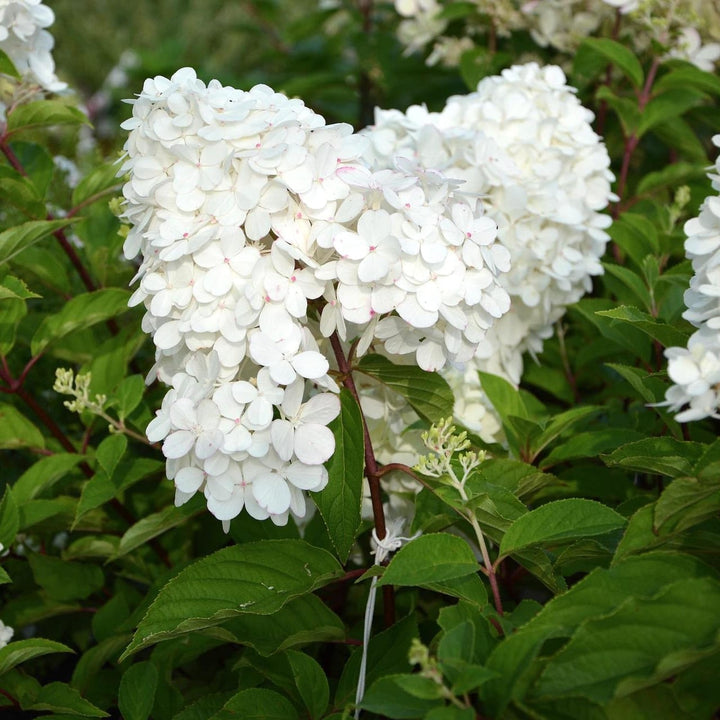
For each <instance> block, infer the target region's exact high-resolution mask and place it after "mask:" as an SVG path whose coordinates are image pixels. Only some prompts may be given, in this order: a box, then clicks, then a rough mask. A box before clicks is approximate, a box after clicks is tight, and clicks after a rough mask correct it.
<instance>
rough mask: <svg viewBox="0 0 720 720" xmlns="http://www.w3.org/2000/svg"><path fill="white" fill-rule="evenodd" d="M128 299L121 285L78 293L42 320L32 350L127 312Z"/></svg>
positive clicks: (40, 350) (36, 352)
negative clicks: (74, 331) (60, 308)
mask: <svg viewBox="0 0 720 720" xmlns="http://www.w3.org/2000/svg"><path fill="white" fill-rule="evenodd" d="M1 237H2V236H0V238H1ZM128 298H129V293H128V291H127V290H123V289H121V288H107V289H104V290H96V291H95V292H91V293H83V294H81V295H76V296H75V297H74V298H72V300H69V301H68V302H67V303H66V304H65V305H64V306H63V309H62V310H60V312H58V313H56V314H55V315H50V316H49V317H46V318H45V320H43V322H42V323H41V324H40V327H39V328H38V329H37V330H36V331H35V335H33V339H32V343H31V345H30V351H31V352H32V354H33V355H38V354H39V353H41V352H43V351H44V350H45V348H46V347H47V346H48V345H49V344H50V343H51V342H55V341H57V340H59V339H60V338H62V337H64V336H66V335H68V334H69V333H71V332H72V331H73V330H78V329H80V328H83V329H85V328H88V327H90V326H92V325H95V324H97V323H99V322H103V321H104V320H109V319H110V318H114V317H116V316H117V315H120V314H121V313H124V312H126V311H127V310H128V305H127V302H128Z"/></svg>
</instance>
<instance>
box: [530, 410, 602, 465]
mask: <svg viewBox="0 0 720 720" xmlns="http://www.w3.org/2000/svg"><path fill="white" fill-rule="evenodd" d="M598 412H600V408H599V407H594V406H591V405H586V406H585V407H576V408H572V409H570V410H566V411H565V412H562V413H558V414H557V415H555V417H553V419H552V420H551V421H550V422H549V423H548V424H547V425H546V426H545V427H544V428H543V430H542V432H541V433H540V434H539V435H538V437H537V438H536V439H534V440H533V444H532V452H533V454H534V455H536V456H537V455H538V454H540V453H541V452H542V451H543V450H544V449H545V448H546V447H547V446H548V445H549V444H550V443H551V442H553V440H556V439H557V438H558V437H560V435H562V434H563V433H564V432H567V431H568V430H569V429H570V428H572V427H573V426H574V425H576V424H578V423H582V422H583V421H584V420H587V419H588V418H590V417H591V416H593V415H597V413H598ZM526 467H527V466H526ZM529 469H530V468H528V470H529Z"/></svg>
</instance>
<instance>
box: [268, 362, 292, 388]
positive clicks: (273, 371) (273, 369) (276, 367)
mask: <svg viewBox="0 0 720 720" xmlns="http://www.w3.org/2000/svg"><path fill="white" fill-rule="evenodd" d="M270 377H271V378H272V379H273V380H274V381H275V382H276V383H277V384H278V385H289V384H290V383H291V382H292V381H293V380H294V379H295V378H296V377H297V373H296V372H295V370H294V368H293V366H292V365H291V364H290V363H289V362H288V361H287V360H281V361H280V362H278V363H274V364H273V365H271V366H270Z"/></svg>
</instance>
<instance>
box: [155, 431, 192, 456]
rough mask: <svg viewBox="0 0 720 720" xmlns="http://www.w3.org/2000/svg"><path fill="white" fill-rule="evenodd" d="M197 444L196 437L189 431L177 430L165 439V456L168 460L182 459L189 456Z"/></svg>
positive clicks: (163, 448)
mask: <svg viewBox="0 0 720 720" xmlns="http://www.w3.org/2000/svg"><path fill="white" fill-rule="evenodd" d="M194 444H195V435H193V434H192V433H191V432H190V431H188V430H176V431H175V432H173V433H170V435H168V436H167V437H166V438H165V442H164V443H163V447H162V450H163V455H165V457H166V458H171V459H173V458H180V457H183V455H187V454H188V453H189V452H190V451H191V450H192V448H193V445H194Z"/></svg>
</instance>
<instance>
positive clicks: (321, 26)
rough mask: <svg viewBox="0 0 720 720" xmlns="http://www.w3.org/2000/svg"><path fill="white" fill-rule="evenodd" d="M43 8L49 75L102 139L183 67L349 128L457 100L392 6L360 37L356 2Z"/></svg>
mask: <svg viewBox="0 0 720 720" xmlns="http://www.w3.org/2000/svg"><path fill="white" fill-rule="evenodd" d="M45 1H46V3H47V4H48V5H49V6H50V7H52V9H53V10H54V12H55V16H56V17H55V24H54V25H53V27H52V28H51V32H52V33H53V35H54V36H55V50H54V56H55V62H56V66H57V72H58V75H59V76H60V77H62V79H64V80H66V81H67V82H68V83H69V84H70V85H71V87H73V88H75V89H76V90H77V91H78V92H79V93H80V95H81V96H82V97H83V98H84V99H85V100H87V99H89V98H93V100H92V101H91V113H93V114H94V113H97V116H94V119H95V120H96V124H98V125H99V128H100V130H99V131H100V133H101V134H104V135H105V136H106V138H108V139H109V137H110V136H111V135H112V134H113V132H112V128H113V127H116V125H117V123H118V122H119V121H120V120H121V119H123V118H124V117H127V116H128V115H129V109H128V108H127V106H124V105H123V104H122V103H121V99H122V98H125V97H131V96H132V95H133V94H134V93H136V92H139V90H140V89H141V87H142V81H143V79H144V78H145V77H148V76H151V75H156V74H162V75H170V74H172V73H173V72H174V71H175V70H176V69H177V68H179V67H183V66H185V65H190V66H192V67H194V68H195V69H196V70H197V71H198V75H199V76H200V77H201V78H202V79H203V80H205V81H208V80H210V79H211V78H218V79H219V80H221V81H222V82H223V83H224V84H228V85H233V86H235V87H240V88H249V87H251V86H252V85H254V84H256V83H266V84H268V85H271V86H272V87H273V88H275V89H277V90H281V91H283V92H285V93H286V94H288V95H291V96H299V97H301V98H302V99H303V100H304V101H305V102H306V104H307V105H309V106H310V107H312V108H313V109H314V110H316V111H317V112H320V113H322V114H323V115H324V116H325V117H326V119H327V120H328V121H329V122H337V121H345V122H350V123H352V124H353V125H354V126H355V127H356V128H357V127H359V126H362V125H365V124H367V123H369V122H371V120H372V109H373V107H374V106H375V105H380V106H382V107H396V108H401V109H404V108H406V107H407V106H408V105H410V104H412V103H419V102H424V103H426V104H427V105H429V106H430V107H431V108H436V107H440V106H442V104H443V102H444V100H445V99H446V98H447V97H448V96H449V95H451V94H453V93H458V92H466V88H465V85H464V84H463V82H462V80H461V79H460V76H459V74H458V72H457V70H455V71H450V70H446V69H443V68H428V67H426V66H425V65H424V63H423V60H422V58H420V57H417V56H415V57H406V56H403V54H402V48H401V46H400V45H399V43H398V42H397V40H396V38H395V35H394V33H395V28H396V27H397V21H398V17H397V15H396V14H395V12H394V8H393V6H392V4H391V3H375V4H374V6H373V12H372V17H371V20H372V22H371V28H370V31H369V32H368V23H367V17H366V16H363V14H362V13H361V11H360V10H359V8H358V5H359V4H360V3H358V2H357V1H356V0H341V1H335V2H332V1H330V2H327V1H326V2H325V3H322V2H318V0H296V1H292V0H134V2H132V3H131V4H130V5H128V4H125V3H122V4H121V3H118V2H117V1H116V0H45ZM328 6H329V7H328ZM127 51H132V55H134V56H136V58H137V61H138V64H137V65H136V66H135V67H133V68H131V69H128V70H126V77H125V78H122V77H116V76H118V73H117V72H115V73H114V75H113V79H114V80H116V81H120V82H119V85H118V86H117V87H111V84H112V83H108V75H109V74H110V73H111V71H112V70H113V68H114V67H116V66H117V64H118V62H119V61H120V58H121V57H123V54H124V53H125V58H127V57H128V54H127ZM101 90H102V91H103V92H102V93H101V94H100V95H98V92H99V91H101Z"/></svg>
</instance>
